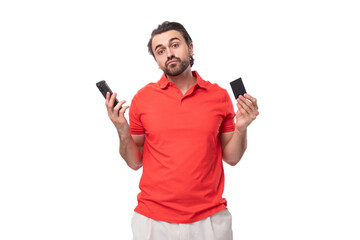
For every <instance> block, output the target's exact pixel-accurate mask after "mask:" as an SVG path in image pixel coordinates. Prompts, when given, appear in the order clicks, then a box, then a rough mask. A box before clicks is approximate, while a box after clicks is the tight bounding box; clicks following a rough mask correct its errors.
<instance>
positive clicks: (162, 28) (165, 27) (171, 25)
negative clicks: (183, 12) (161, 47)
mask: <svg viewBox="0 0 360 240" xmlns="http://www.w3.org/2000/svg"><path fill="white" fill-rule="evenodd" d="M170 30H176V31H178V32H180V33H181V35H182V36H183V38H184V39H185V42H186V44H187V45H188V46H190V43H192V39H191V37H190V35H189V33H188V32H187V31H186V29H185V28H184V26H183V25H181V24H180V23H177V22H168V21H165V22H163V23H162V24H160V25H159V26H158V27H157V28H156V29H154V30H153V31H152V33H151V38H150V40H149V42H148V51H149V53H150V54H151V55H152V56H153V57H154V58H155V55H154V52H153V50H152V40H153V38H154V36H155V35H157V34H160V33H163V32H167V31H170ZM193 64H194V58H193V56H190V66H192V65H193Z"/></svg>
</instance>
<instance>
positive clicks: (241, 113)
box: [235, 93, 259, 132]
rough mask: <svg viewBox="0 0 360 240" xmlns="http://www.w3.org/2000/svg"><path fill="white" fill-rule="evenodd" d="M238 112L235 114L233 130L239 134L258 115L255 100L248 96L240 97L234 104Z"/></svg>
mask: <svg viewBox="0 0 360 240" xmlns="http://www.w3.org/2000/svg"><path fill="white" fill-rule="evenodd" d="M236 105H237V107H238V110H237V112H236V125H235V129H236V130H238V131H239V132H241V131H244V130H246V128H247V127H248V126H249V125H250V123H251V122H252V121H254V120H255V119H256V117H257V116H258V115H259V111H258V105H257V100H256V98H254V97H252V96H251V95H249V94H247V93H246V94H244V96H242V95H240V96H239V97H238V99H237V103H236Z"/></svg>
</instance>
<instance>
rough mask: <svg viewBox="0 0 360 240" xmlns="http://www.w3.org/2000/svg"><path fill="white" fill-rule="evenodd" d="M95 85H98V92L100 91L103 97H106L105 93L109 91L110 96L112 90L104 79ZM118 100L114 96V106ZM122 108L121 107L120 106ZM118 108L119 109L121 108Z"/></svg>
mask: <svg viewBox="0 0 360 240" xmlns="http://www.w3.org/2000/svg"><path fill="white" fill-rule="evenodd" d="M96 86H97V87H98V89H99V90H100V92H101V93H102V95H103V96H104V98H105V99H106V93H107V92H109V93H110V96H111V95H112V94H113V92H112V91H111V89H110V87H109V85H108V84H107V83H106V81H105V80H102V81H100V82H97V83H96ZM118 103H119V101H118V100H117V99H116V98H115V102H114V107H115V106H116V104H118ZM121 108H122V107H121ZM121 108H120V109H121Z"/></svg>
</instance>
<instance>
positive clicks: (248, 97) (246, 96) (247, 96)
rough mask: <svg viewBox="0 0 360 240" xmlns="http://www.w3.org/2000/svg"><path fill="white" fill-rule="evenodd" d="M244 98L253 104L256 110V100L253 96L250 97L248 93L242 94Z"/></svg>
mask: <svg viewBox="0 0 360 240" xmlns="http://www.w3.org/2000/svg"><path fill="white" fill-rule="evenodd" d="M244 96H245V98H247V99H249V100H250V101H251V102H252V103H254V106H255V107H256V109H258V105H257V99H256V98H254V97H253V96H251V95H250V94H248V93H246V94H244Z"/></svg>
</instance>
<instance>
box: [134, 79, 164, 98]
mask: <svg viewBox="0 0 360 240" xmlns="http://www.w3.org/2000/svg"><path fill="white" fill-rule="evenodd" d="M157 89H158V84H157V83H156V82H151V83H148V84H146V85H145V86H144V87H142V88H140V89H139V90H138V91H137V92H136V94H135V95H134V97H133V100H136V99H139V98H140V99H141V98H144V97H150V96H151V95H152V94H153V93H154V92H155V91H156V90H157Z"/></svg>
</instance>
